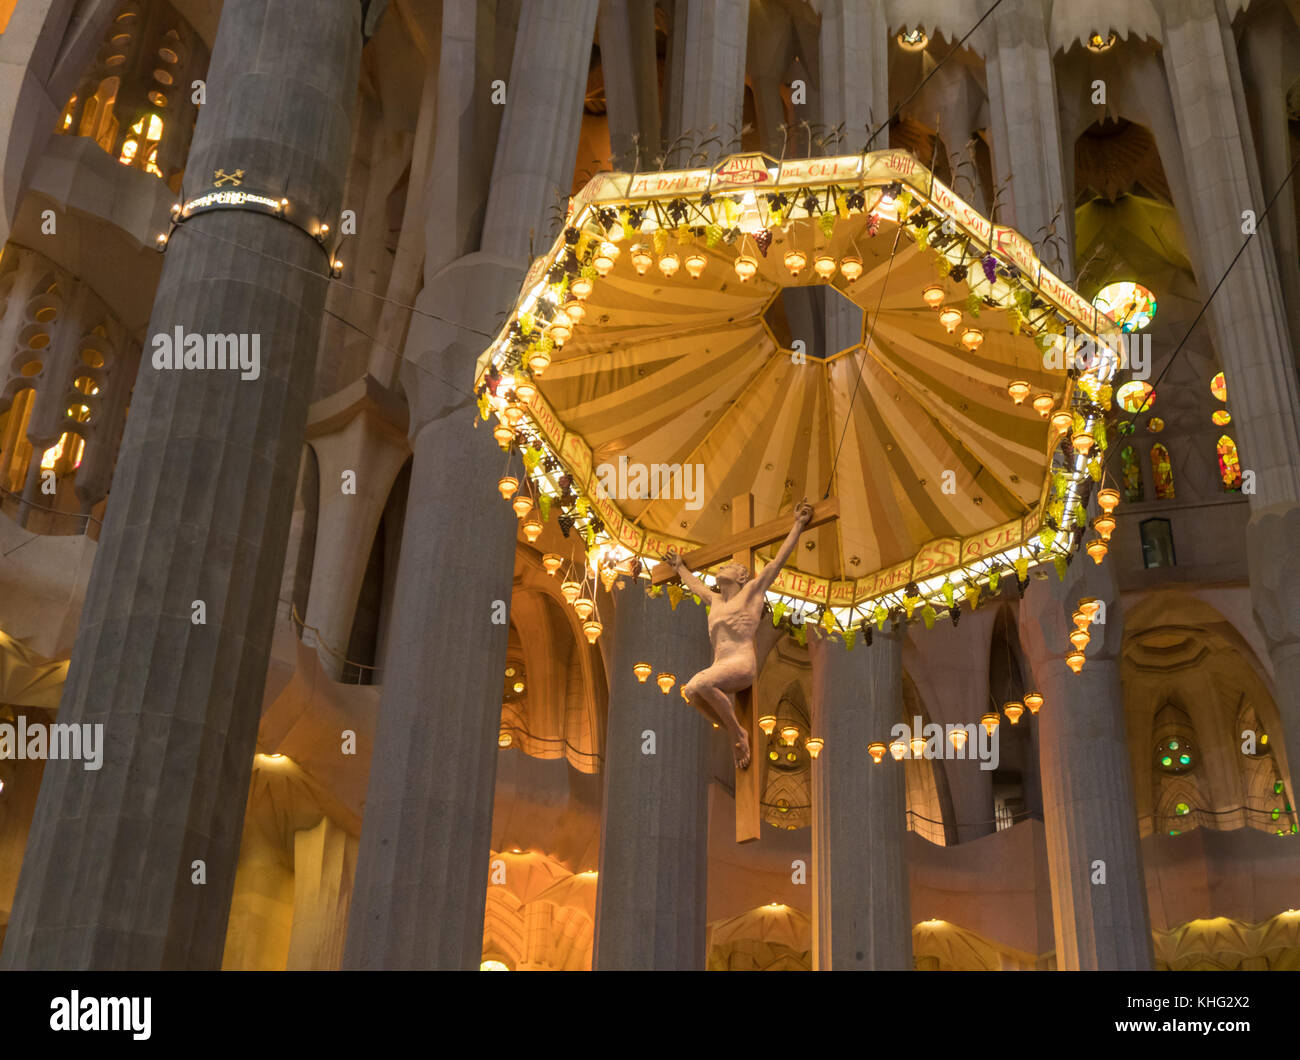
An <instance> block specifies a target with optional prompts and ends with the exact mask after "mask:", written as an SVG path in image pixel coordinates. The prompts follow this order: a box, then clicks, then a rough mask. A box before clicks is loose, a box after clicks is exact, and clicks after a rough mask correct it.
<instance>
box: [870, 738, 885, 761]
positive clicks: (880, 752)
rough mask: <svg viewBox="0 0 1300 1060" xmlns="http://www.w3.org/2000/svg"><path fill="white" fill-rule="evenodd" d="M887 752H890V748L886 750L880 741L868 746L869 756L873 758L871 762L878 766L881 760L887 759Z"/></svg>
mask: <svg viewBox="0 0 1300 1060" xmlns="http://www.w3.org/2000/svg"><path fill="white" fill-rule="evenodd" d="M886 750H888V748H886V747H885V745H884V744H883V743H881V742H880V741H879V740H876V741H875V742H874V743H869V744H867V754H869V755H870V756H871V760H872V761H873V762H875V763H876V765H880V760H881V759H882V758H884V757H885V751H886Z"/></svg>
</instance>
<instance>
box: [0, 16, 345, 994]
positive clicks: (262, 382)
mask: <svg viewBox="0 0 1300 1060" xmlns="http://www.w3.org/2000/svg"><path fill="white" fill-rule="evenodd" d="M360 50H361V29H360V8H359V6H358V5H357V4H356V2H355V0H227V2H226V4H225V7H224V9H223V12H222V16H221V23H220V27H219V30H218V34H217V42H216V48H215V52H214V55H213V61H212V68H211V72H210V76H209V81H208V99H209V100H210V102H209V103H208V105H207V107H206V108H204V110H203V113H202V116H201V117H200V119H199V124H198V129H197V132H196V136H195V143H194V148H193V152H192V154H191V158H190V172H191V173H193V174H195V175H196V181H197V179H198V177H197V175H198V174H203V175H205V176H206V175H208V174H211V173H212V172H213V171H214V170H215V169H217V168H220V167H231V166H234V165H239V166H242V167H243V168H244V169H245V171H246V174H247V185H248V186H249V187H250V188H252V187H259V188H266V189H271V190H274V191H278V190H279V189H281V188H283V189H286V190H287V192H288V194H289V195H290V196H291V197H292V199H293V202H294V210H295V213H296V214H297V215H300V216H316V217H320V218H322V219H328V220H329V221H336V220H337V212H338V209H339V196H340V189H341V186H342V180H343V171H344V166H345V163H346V156H347V148H348V136H349V129H350V122H349V111H350V108H351V105H352V101H353V98H354V97H355V95H356V76H357V69H358V62H359V56H360ZM286 262H287V263H288V264H287V265H286V264H285V263H286ZM326 270H327V264H326V262H325V260H324V255H323V254H322V252H321V248H320V247H319V246H318V245H317V244H316V242H315V241H314V240H313V239H312V237H311V236H310V235H308V234H307V233H306V232H304V231H301V230H299V229H298V228H296V227H294V226H292V225H288V224H285V223H284V222H282V221H279V220H276V219H275V218H273V217H269V216H264V215H260V214H255V213H249V212H242V211H234V210H224V211H215V212H211V213H206V214H199V215H197V216H195V217H194V218H193V219H191V220H190V221H189V222H188V223H187V224H186V226H185V227H184V228H182V229H181V230H180V231H179V232H178V233H177V234H176V235H175V237H174V238H173V240H172V243H171V246H170V248H169V250H168V254H167V262H166V265H165V267H164V269H163V274H162V279H161V281H160V283H159V287H158V294H157V297H156V300H155V303H154V311H153V316H152V319H151V321H150V326H149V329H148V334H149V335H156V334H159V333H170V332H171V331H172V330H173V328H175V327H183V328H184V329H185V331H186V332H187V333H198V334H212V333H220V334H227V333H231V332H235V333H241V332H242V333H247V334H250V335H251V334H258V335H260V336H261V374H260V376H259V377H258V378H257V379H256V380H242V379H240V377H239V373H238V372H231V371H229V370H225V371H221V370H212V371H175V370H155V369H154V368H153V367H152V361H151V359H150V358H149V357H148V356H146V357H145V358H143V359H142V363H141V369H140V376H139V379H138V380H137V382H136V387H135V393H134V396H133V398H132V402H131V411H132V415H131V416H130V418H129V420H128V422H127V426H126V434H125V438H124V439H123V443H122V448H121V453H120V456H119V459H118V465H117V471H116V474H115V475H114V478H113V491H112V500H111V501H110V503H109V505H108V512H107V519H106V522H105V525H104V529H103V533H102V535H101V537H100V539H99V553H98V557H97V559H96V561H95V568H94V572H93V574H92V576H91V581H90V587H89V590H88V593H87V597H86V603H85V608H84V610H83V611H82V616H81V630H80V632H79V634H78V637H77V643H76V647H75V649H74V650H73V655H72V666H71V669H70V671H69V673H68V681H67V686H66V690H65V692H64V696H63V702H62V705H61V707H60V711H59V721H60V722H63V723H102V724H103V726H104V739H105V754H104V762H103V768H102V769H100V770H98V771H88V770H84V769H82V768H81V764H80V763H78V762H61V763H50V767H49V769H48V770H47V772H46V777H45V782H44V784H43V787H42V790H41V798H40V802H39V805H38V807H37V811H36V818H35V820H34V822H33V826H32V835H31V841H30V843H29V845H28V848H27V855H26V859H25V861H24V864H23V873H22V878H21V880H20V882H19V886H18V895H17V900H16V904H15V909H14V916H13V919H12V922H11V924H10V927H9V932H8V936H7V939H6V945H5V950H4V955H3V961H2V964H3V967H5V968H49V967H57V968H216V967H218V966H219V964H220V961H221V953H222V945H223V938H224V934H225V926H226V915H227V911H228V907H229V902H230V895H231V889H232V887H233V884H234V874H235V859H236V855H237V852H238V845H239V838H240V827H241V822H242V820H243V814H244V803H245V799H246V797H247V793H248V783H249V775H250V772H251V770H252V764H253V750H254V746H255V742H256V735H257V723H258V717H259V715H260V713H261V706H262V691H263V686H264V684H265V681H266V667H267V660H268V654H269V651H270V643H271V631H272V622H273V619H274V616H275V606H276V592H277V589H278V574H279V571H280V568H281V564H282V563H283V561H284V550H285V543H286V540H287V537H288V532H289V521H290V516H291V511H292V506H293V492H294V482H295V478H296V475H297V468H298V459H299V455H300V452H301V446H302V434H303V425H304V421H305V418H306V413H307V395H308V388H309V386H310V384H311V378H312V366H313V363H314V360H315V354H316V343H317V339H318V336H319V333H320V322H321V310H322V307H323V304H324V297H325V288H326V285H327V280H326V278H325V277H326ZM195 600H202V601H204V602H205V604H206V609H207V622H206V624H205V625H194V624H192V622H191V615H192V603H193V602H194V601H195ZM200 861H201V862H203V863H204V864H205V866H206V874H207V882H206V883H205V884H202V885H198V884H195V883H192V882H191V878H192V873H194V872H195V871H196V870H195V868H194V867H193V866H194V864H195V863H196V862H200ZM75 865H80V866H83V870H82V871H77V872H74V871H71V870H70V868H69V866H75Z"/></svg>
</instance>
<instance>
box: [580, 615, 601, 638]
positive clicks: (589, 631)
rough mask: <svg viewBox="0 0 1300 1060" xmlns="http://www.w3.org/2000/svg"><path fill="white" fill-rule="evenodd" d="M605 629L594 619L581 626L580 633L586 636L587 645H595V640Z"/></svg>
mask: <svg viewBox="0 0 1300 1060" xmlns="http://www.w3.org/2000/svg"><path fill="white" fill-rule="evenodd" d="M604 628H605V627H604V626H602V625H601V624H600V621H599V620H598V619H595V618H591V619H588V620H587V621H586V622H584V623H583V624H582V632H583V633H585V634H586V635H587V643H588V644H595V643H596V638H597V637H599V636H600V631H601V630H602V629H604Z"/></svg>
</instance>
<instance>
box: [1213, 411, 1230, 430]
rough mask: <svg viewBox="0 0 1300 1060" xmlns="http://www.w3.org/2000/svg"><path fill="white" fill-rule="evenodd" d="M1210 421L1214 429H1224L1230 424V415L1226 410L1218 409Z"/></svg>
mask: <svg viewBox="0 0 1300 1060" xmlns="http://www.w3.org/2000/svg"><path fill="white" fill-rule="evenodd" d="M1210 419H1211V420H1212V421H1213V422H1214V425H1215V426H1216V427H1226V426H1228V424H1230V423H1231V422H1232V413H1231V412H1229V411H1228V410H1227V409H1218V410H1217V411H1216V412H1215V413H1214V415H1213V416H1211V417H1210Z"/></svg>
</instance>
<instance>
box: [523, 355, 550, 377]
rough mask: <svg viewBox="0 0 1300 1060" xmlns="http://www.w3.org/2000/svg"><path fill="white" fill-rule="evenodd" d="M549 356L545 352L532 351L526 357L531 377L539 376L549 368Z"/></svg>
mask: <svg viewBox="0 0 1300 1060" xmlns="http://www.w3.org/2000/svg"><path fill="white" fill-rule="evenodd" d="M550 364H551V355H550V354H549V353H548V352H547V351H546V350H533V351H532V352H531V353H529V355H528V370H529V371H530V372H532V373H533V375H541V374H542V373H543V372H545V371H546V369H547V368H549V367H550Z"/></svg>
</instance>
